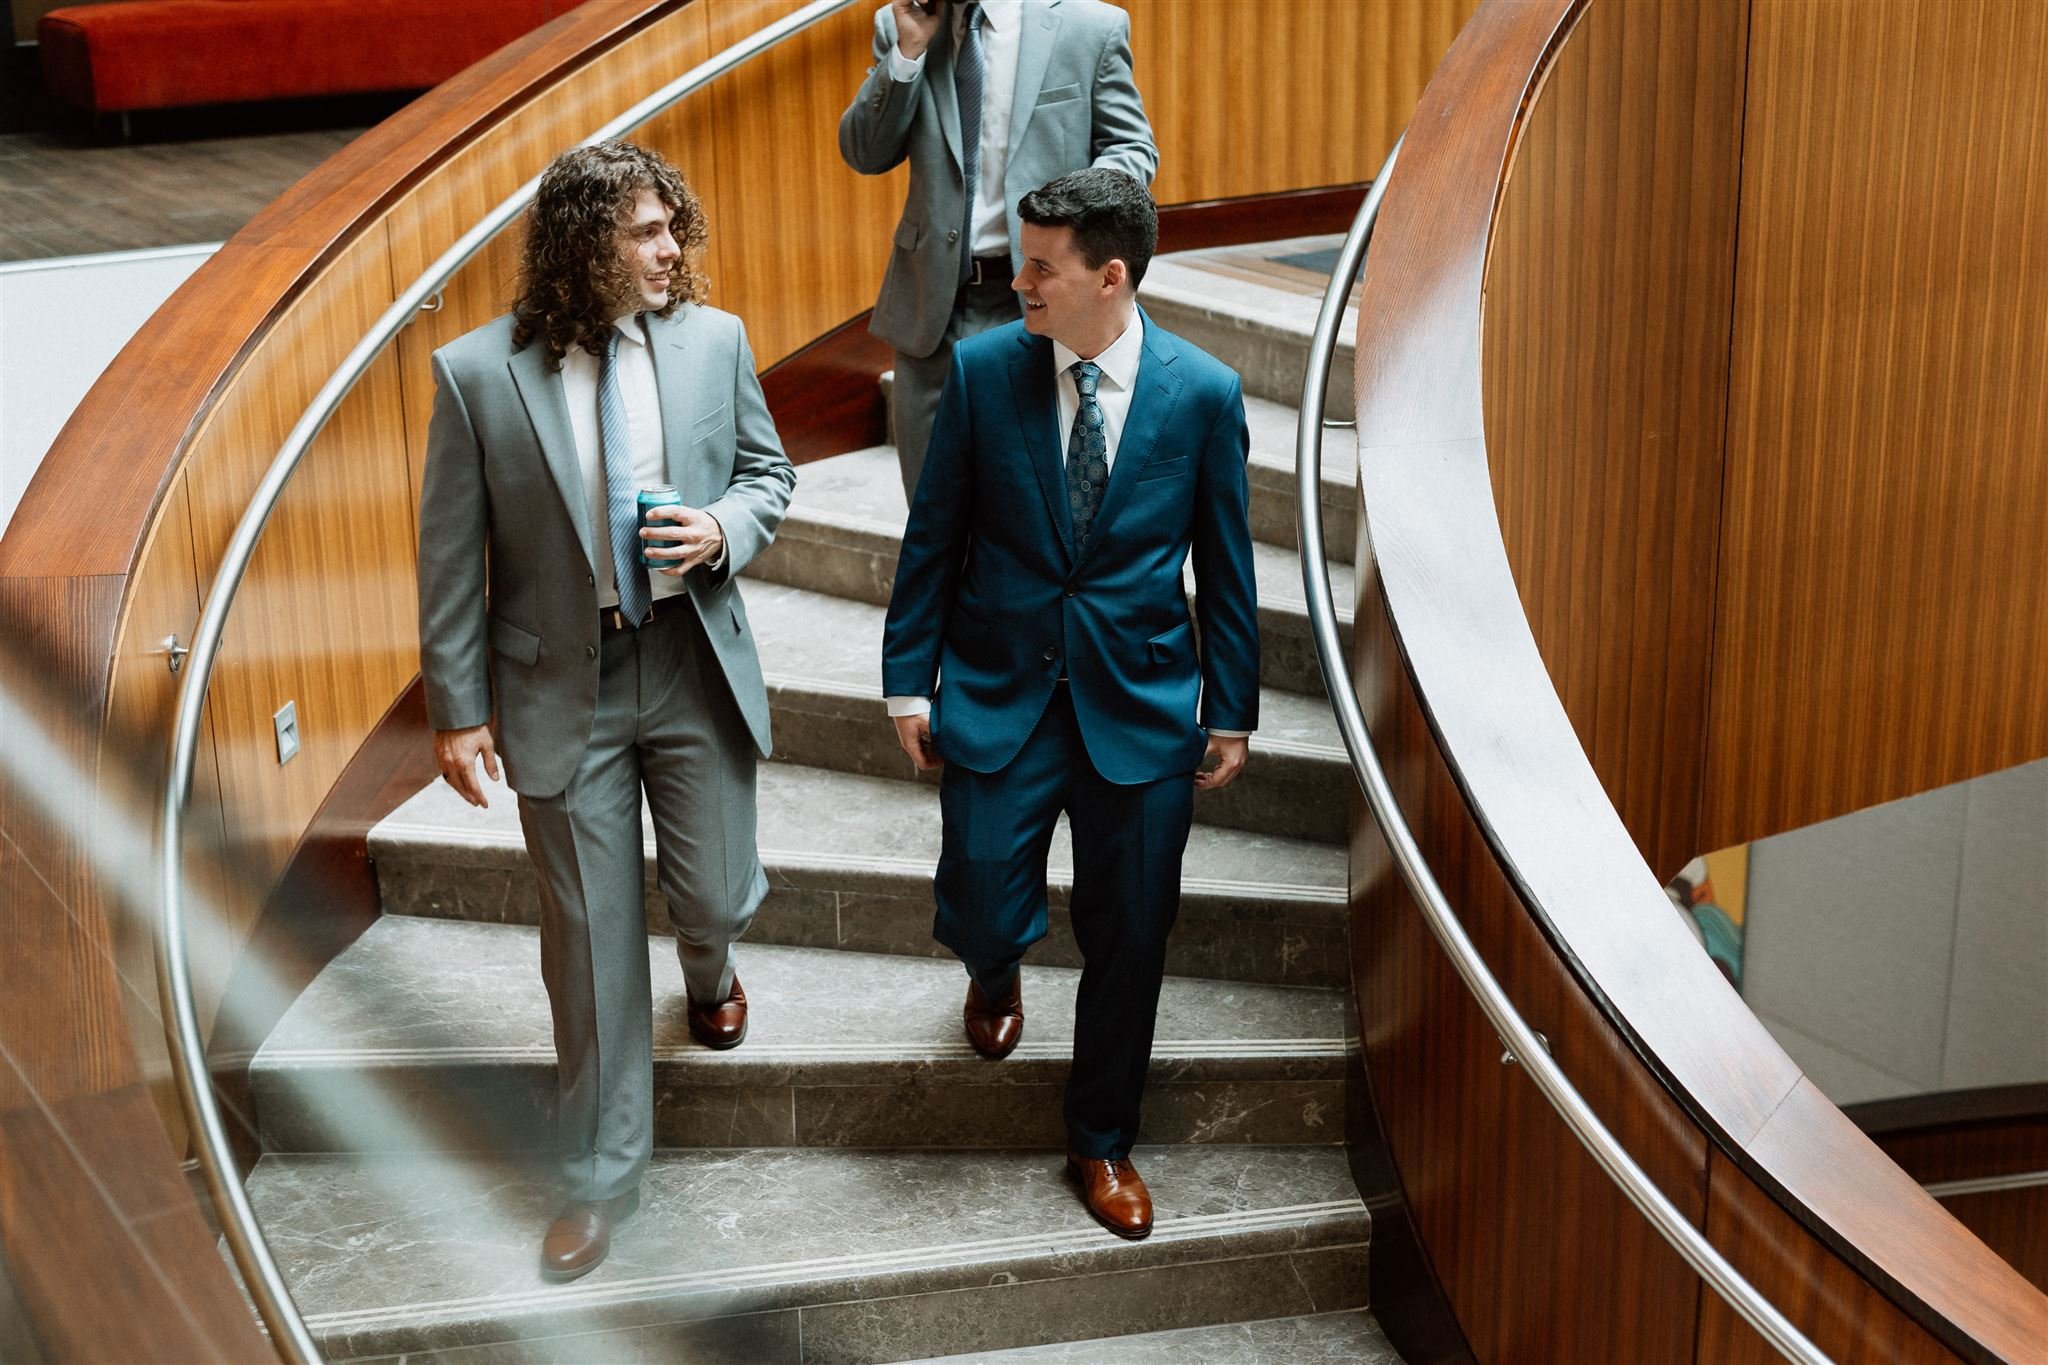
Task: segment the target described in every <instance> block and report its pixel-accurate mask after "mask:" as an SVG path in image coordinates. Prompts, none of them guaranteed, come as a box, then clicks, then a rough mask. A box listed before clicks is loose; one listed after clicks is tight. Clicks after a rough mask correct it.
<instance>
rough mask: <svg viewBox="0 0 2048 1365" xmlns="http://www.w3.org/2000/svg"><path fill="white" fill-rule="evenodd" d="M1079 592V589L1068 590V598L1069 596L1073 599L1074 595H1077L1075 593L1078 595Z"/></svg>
mask: <svg viewBox="0 0 2048 1365" xmlns="http://www.w3.org/2000/svg"><path fill="white" fill-rule="evenodd" d="M1077 591H1079V589H1077V588H1068V589H1067V596H1069V597H1072V596H1073V595H1074V594H1075V593H1076V592H1077Z"/></svg>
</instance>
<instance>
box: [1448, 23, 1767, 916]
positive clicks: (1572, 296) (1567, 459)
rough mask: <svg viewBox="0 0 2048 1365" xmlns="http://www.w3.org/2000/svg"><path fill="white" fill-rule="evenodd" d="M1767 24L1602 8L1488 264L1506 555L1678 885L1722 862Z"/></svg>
mask: <svg viewBox="0 0 2048 1365" xmlns="http://www.w3.org/2000/svg"><path fill="white" fill-rule="evenodd" d="M1746 19H1747V7H1746V6H1744V5H1741V4H1732V3H1728V4H1705V5H1686V6H1678V5H1660V4H1610V3H1596V4H1594V5H1593V6H1592V7H1591V8H1590V9H1589V10H1588V12H1587V16H1586V18H1585V20H1584V21H1583V23H1581V25H1580V27H1579V30H1578V32H1577V33H1576V34H1575V35H1574V37H1573V39H1572V42H1571V44H1570V45H1569V46H1568V47H1567V48H1566V49H1565V51H1564V52H1563V54H1562V55H1561V56H1560V57H1559V59H1558V61H1557V63H1556V64H1555V66H1554V67H1553V68H1552V70H1551V72H1550V74H1549V76H1548V77H1547V78H1546V82H1545V85H1544V88H1543V93H1542V96H1541V98H1540V99H1538V100H1537V102H1536V104H1535V105H1534V107H1533V108H1532V109H1531V111H1530V116H1529V120H1528V124H1527V126H1526V127H1525V129H1524V130H1523V133H1522V140H1521V144H1520V148H1519V151H1518V154H1517V155H1516V157H1515V160H1514V163H1513V167H1512V170H1511V173H1510V176H1509V180H1508V183H1507V186H1506V188H1505V190H1504V191H1503V193H1502V195H1501V200H1500V212H1499V219H1498V222H1497V223H1496V225H1495V230H1494V235H1493V245H1492V251H1491V255H1490V257H1489V260H1488V266H1487V281H1486V299H1485V309H1486V313H1485V322H1486V330H1485V346H1484V352H1483V360H1482V363H1483V366H1484V371H1483V378H1484V382H1485V386H1486V387H1485V404H1486V443H1487V449H1488V451H1489V453H1490V455H1491V461H1490V464H1491V471H1492V475H1493V488H1494V500H1495V503H1496V505H1497V506H1498V508H1499V510H1500V525H1501V535H1502V538H1503V539H1504V540H1505V541H1506V543H1507V552H1508V560H1509V562H1510V563H1511V564H1512V565H1513V568H1514V574H1515V583H1516V586H1517V587H1518V588H1519V590H1520V592H1521V597H1522V603H1523V605H1524V607H1525V608H1527V610H1528V616H1529V627H1530V630H1531V631H1532V632H1533V633H1534V634H1535V637H1536V643H1537V647H1538V648H1539V649H1540V650H1541V651H1542V653H1543V661H1544V663H1545V665H1546V666H1547V667H1548V668H1549V671H1550V677H1551V680H1552V682H1554V683H1555V684H1556V686H1557V691H1558V696H1559V698H1560V699H1561V700H1562V701H1563V702H1564V707H1565V710H1566V712H1567V713H1569V714H1570V716H1571V718H1572V724H1573V727H1574V728H1575V729H1576V730H1577V731H1578V735H1579V738H1580V740H1581V741H1582V742H1583V743H1584V745H1585V747H1586V756H1587V758H1588V759H1590V760H1591V762H1592V764H1593V768H1594V771H1595V772H1597V773H1598V774H1599V775H1600V781H1601V785H1602V786H1603V787H1604V788H1605V789H1606V792H1607V795H1608V797H1609V799H1610V800H1612V801H1613V803H1614V807H1615V809H1616V810H1617V811H1618V812H1619V813H1620V815H1621V818H1622V821H1623V823H1624V824H1626V825H1627V826H1628V828H1629V832H1630V833H1631V834H1633V835H1634V836H1635V839H1636V845H1637V847H1638V848H1640V849H1641V850H1642V852H1643V857H1644V859H1645V860H1646V861H1647V862H1648V863H1649V864H1650V866H1651V868H1652V869H1653V870H1654V871H1655V872H1656V873H1657V875H1658V876H1659V877H1660V878H1662V877H1669V876H1671V875H1672V874H1674V873H1676V872H1677V871H1678V869H1679V868H1680V867H1682V866H1684V864H1685V862H1686V861H1687V860H1688V859H1690V858H1692V857H1693V856H1694V855H1695V854H1698V853H1700V852H1703V851H1704V848H1703V847H1702V845H1701V844H1700V843H1699V838H1698V814H1699V788H1700V783H1701V777H1702V770H1703V768H1704V766H1705V753H1706V733H1707V673H1708V659H1709V653H1708V651H1709V646H1710V644H1711V642H1712V639H1713V628H1714V574H1715V561H1716V557H1717V550H1718V545H1717V540H1718V532H1719V527H1720V503H1721V445H1722V441H1721V434H1722V432H1721V429H1722V423H1723V420H1724V418H1725V415H1726V410H1727V397H1728V384H1727V378H1728V335H1729V292H1730V288H1729V280H1730V276H1731V274H1732V271H1733V269H1734V260H1735V209H1736V200H1737V195H1736V189H1737V181H1738V176H1739V168H1740V165H1741V151H1742V88H1743V47H1744V44H1745V42H1746V41H1747V32H1746V29H1747V23H1746ZM1709 847H1711V846H1709Z"/></svg>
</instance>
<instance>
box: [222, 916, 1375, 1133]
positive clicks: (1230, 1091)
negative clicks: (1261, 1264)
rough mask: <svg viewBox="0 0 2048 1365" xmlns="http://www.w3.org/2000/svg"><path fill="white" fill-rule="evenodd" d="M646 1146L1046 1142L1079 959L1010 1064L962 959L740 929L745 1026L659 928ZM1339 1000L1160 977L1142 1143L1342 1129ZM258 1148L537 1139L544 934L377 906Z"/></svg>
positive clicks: (290, 1035)
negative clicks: (963, 1005) (749, 940)
mask: <svg viewBox="0 0 2048 1365" xmlns="http://www.w3.org/2000/svg"><path fill="white" fill-rule="evenodd" d="M648 956H649V963H650V971H651V979H652V981H653V983H654V1093H655V1135H654V1140H655V1143H656V1145H658V1146H663V1147H705V1146H716V1147H734V1146H746V1147H792V1146H804V1147H902V1148H910V1147H984V1148H996V1147H1007V1148H1030V1147H1039V1148H1046V1149H1049V1150H1057V1149H1058V1148H1059V1147H1060V1146H1061V1145H1062V1143H1063V1141H1064V1129H1063V1127H1062V1125H1061V1119H1060V1102H1061V1094H1062V1087H1063V1086H1064V1085H1065V1083H1066V1074H1067V1059H1068V1058H1069V1057H1070V1056H1071V1054H1072V1048H1073V1035H1074V1019H1073V1002H1074V987H1075V984H1076V981H1077V980H1078V978H1079V976H1080V973H1079V972H1078V971H1075V970H1073V969H1071V968H1060V967H1037V966H1027V967H1026V968H1025V983H1024V1001H1025V1011H1026V1020H1025V1035H1024V1041H1023V1042H1022V1043H1021V1044H1020V1045H1019V1047H1018V1050H1017V1051H1016V1052H1015V1053H1013V1054H1011V1055H1010V1056H1009V1057H1008V1058H1005V1059H1004V1060H1003V1061H1001V1062H988V1061H985V1060H983V1059H982V1058H980V1057H978V1056H976V1055H975V1054H974V1052H973V1050H972V1049H971V1048H969V1047H968V1045H967V1042H966V1040H965V1038H964V1037H963V1036H962V1034H961V1027H960V1002H961V999H962V997H963V995H964V993H965V990H966V977H965V975H964V974H963V973H962V971H961V970H960V968H959V967H958V966H957V965H955V964H953V963H949V962H942V961H937V960H934V959H929V958H910V957H893V956H887V955H881V954H866V953H846V952H838V951H834V950H828V949H820V948H790V947H783V946H777V945H766V944H762V945H756V944H746V943H743V944H742V945H741V947H740V949H739V956H738V971H739V976H740V980H741V981H742V982H744V983H745V984H746V988H747V997H748V1005H749V1017H748V1032H747V1038H746V1041H745V1042H743V1043H742V1044H740V1046H738V1047H736V1048H734V1049H732V1050H730V1051H726V1052H713V1051H711V1050H710V1049H708V1048H706V1047H704V1046H702V1045H701V1044H699V1043H697V1042H696V1041H695V1040H694V1039H692V1038H691V1037H690V1036H689V1030H688V1027H687V1026H686V1023H685V1019H684V1001H685V993H684V990H683V982H682V973H681V970H680V968H679V967H678V966H677V964H676V958H675V953H674V950H673V946H672V944H671V941H670V940H668V939H665V938H651V939H650V940H649V944H648ZM1348 1015H1349V1010H1348V1009H1347V1007H1346V1000H1345V995H1344V993H1343V992H1342V991H1334V990H1300V989H1294V988H1290V987H1284V986H1254V985H1242V984H1239V983H1235V982H1218V981H1200V980H1191V979H1187V978H1180V977H1173V978H1168V980H1167V982H1166V986H1165V990H1164V992H1163V994H1162V998H1161V1001H1160V1012H1159V1025H1158V1032H1157V1035H1156V1037H1157V1041H1156V1042H1155V1044H1154V1048H1153V1054H1152V1069H1151V1076H1150V1079H1149V1081H1148V1083H1147V1088H1146V1100H1145V1111H1144V1132H1143V1139H1144V1141H1146V1142H1150V1143H1160V1142H1189V1143H1196V1142H1200V1143H1215V1142H1235V1143H1248V1142H1249V1143H1260V1144H1265V1145H1274V1144H1296V1143H1335V1142H1342V1141H1343V1122H1342V1116H1343V1093H1344V1092H1343V1087H1344V1066H1345V1048H1346V1033H1347V1031H1348V1022H1349V1021H1348ZM250 1087H251V1092H252V1094H253V1097H254V1100H255V1105H256V1114H257V1120H258V1131H259V1133H260V1135H261V1138H262V1142H263V1147H264V1150H265V1151H271V1152H327V1151H405V1150H482V1151H490V1150H501V1151H502V1150H526V1151H543V1150H547V1149H549V1148H550V1147H551V1146H552V1144H553V1141H554V1128H553V1102H554V1091H555V1052H554V1043H553V1036H552V1033H551V1025H550V1022H549V1014H548V1006H547V996H546V993H545V990H544V989H543V986H542V983H541V973H540V935H539V933H538V931H537V930H534V929H530V928H526V927H524V926H514V925H502V924H464V923H459V922H454V921H442V920H426V919H413V918H407V917H404V916H392V915H387V916H385V917H383V918H382V919H380V920H378V921H377V922H376V923H375V924H373V925H372V926H371V927H370V928H369V929H368V930H367V931H366V932H365V933H364V934H363V935H362V937H360V938H359V939H357V940H356V942H355V943H354V944H352V945H350V947H349V948H348V949H347V950H346V951H344V952H343V953H342V954H341V955H340V956H339V957H337V958H336V959H335V960H334V961H333V962H332V963H330V964H329V965H328V966H327V968H326V969H325V970H324V971H322V972H321V974H320V975H319V977H318V978H317V979H316V980H315V981H314V982H313V984H312V985H311V986H309V987H308V988H307V989H306V990H305V992H304V993H302V994H301V995H300V996H299V998H298V1000H297V1001H296V1002H295V1003H294V1004H293V1005H292V1007H291V1009H290V1010H289V1011H288V1012H287V1013H286V1014H285V1016H284V1018H283V1019H282V1020H281V1021H280V1022H279V1023H278V1026H277V1028H276V1029H275V1030H273V1031H272V1033H271V1035H270V1037H269V1039H268V1040H266V1041H265V1043H264V1044H263V1047H262V1049H261V1050H260V1051H259V1052H258V1053H257V1055H256V1057H255V1059H254V1061H253V1062H252V1064H251V1067H250Z"/></svg>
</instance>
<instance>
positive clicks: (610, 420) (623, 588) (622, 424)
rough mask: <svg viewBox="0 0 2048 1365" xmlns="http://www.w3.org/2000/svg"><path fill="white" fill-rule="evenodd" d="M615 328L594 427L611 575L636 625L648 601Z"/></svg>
mask: <svg viewBox="0 0 2048 1365" xmlns="http://www.w3.org/2000/svg"><path fill="white" fill-rule="evenodd" d="M618 361H619V329H618V328H617V327H613V328H612V329H611V330H610V331H609V332H607V333H606V335H605V344H604V363H603V364H601V365H600V366H598V370H597V425H598V433H599V444H601V445H602V446H603V447H604V503H605V520H606V522H607V524H609V525H610V527H611V530H612V577H613V579H614V581H615V582H616V583H617V584H618V589H619V611H620V612H621V613H623V614H624V615H625V618H626V619H627V620H628V621H631V622H632V623H633V624H634V625H635V626H636V627H637V626H638V625H639V624H640V623H641V622H642V621H645V620H646V619H647V609H648V608H649V607H651V606H652V605H653V604H654V594H653V590H652V589H651V588H649V587H648V585H647V566H646V565H644V564H642V563H641V562H640V490H639V488H638V487H637V486H635V484H634V483H633V452H632V448H631V446H630V444H629V443H628V438H627V434H626V433H627V427H626V400H625V399H624V398H621V397H620V396H619V364H618Z"/></svg>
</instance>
